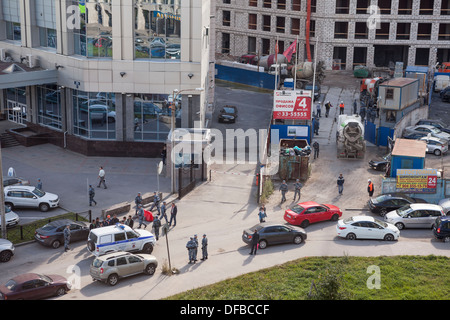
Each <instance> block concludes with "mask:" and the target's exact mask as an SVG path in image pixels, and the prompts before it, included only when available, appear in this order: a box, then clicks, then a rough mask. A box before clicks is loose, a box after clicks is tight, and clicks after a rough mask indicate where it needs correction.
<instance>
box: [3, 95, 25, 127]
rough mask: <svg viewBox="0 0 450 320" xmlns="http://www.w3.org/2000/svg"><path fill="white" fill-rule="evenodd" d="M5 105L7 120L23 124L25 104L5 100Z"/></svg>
mask: <svg viewBox="0 0 450 320" xmlns="http://www.w3.org/2000/svg"><path fill="white" fill-rule="evenodd" d="M6 107H7V109H8V120H9V121H12V122H15V123H19V124H23V122H24V120H26V118H27V105H26V104H23V103H20V102H17V101H13V100H7V101H6Z"/></svg>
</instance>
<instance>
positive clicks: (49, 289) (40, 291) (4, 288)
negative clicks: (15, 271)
mask: <svg viewBox="0 0 450 320" xmlns="http://www.w3.org/2000/svg"><path fill="white" fill-rule="evenodd" d="M70 288H71V284H70V282H69V281H67V279H66V278H64V277H61V276H58V275H48V276H47V275H42V274H36V273H25V274H21V275H19V276H17V277H14V278H12V279H10V280H8V281H7V282H6V283H5V284H3V285H1V286H0V300H37V299H43V298H48V297H53V296H62V295H63V294H65V293H66V292H67V291H69V290H70Z"/></svg>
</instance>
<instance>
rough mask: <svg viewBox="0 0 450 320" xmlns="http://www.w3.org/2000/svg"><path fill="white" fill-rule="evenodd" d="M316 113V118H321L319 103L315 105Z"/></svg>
mask: <svg viewBox="0 0 450 320" xmlns="http://www.w3.org/2000/svg"><path fill="white" fill-rule="evenodd" d="M316 112H317V117H319V118H322V107H321V106H320V103H318V104H317V107H316Z"/></svg>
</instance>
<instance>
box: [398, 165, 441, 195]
mask: <svg viewBox="0 0 450 320" xmlns="http://www.w3.org/2000/svg"><path fill="white" fill-rule="evenodd" d="M437 176H438V175H437V170H436V169H397V190H398V191H401V192H406V193H408V192H409V193H435V192H436V186H437Z"/></svg>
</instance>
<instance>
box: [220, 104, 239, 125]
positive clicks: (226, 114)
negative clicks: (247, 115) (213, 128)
mask: <svg viewBox="0 0 450 320" xmlns="http://www.w3.org/2000/svg"><path fill="white" fill-rule="evenodd" d="M236 118H237V108H236V107H235V106H224V107H223V108H222V109H221V110H220V114H219V122H233V123H234V122H236Z"/></svg>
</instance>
